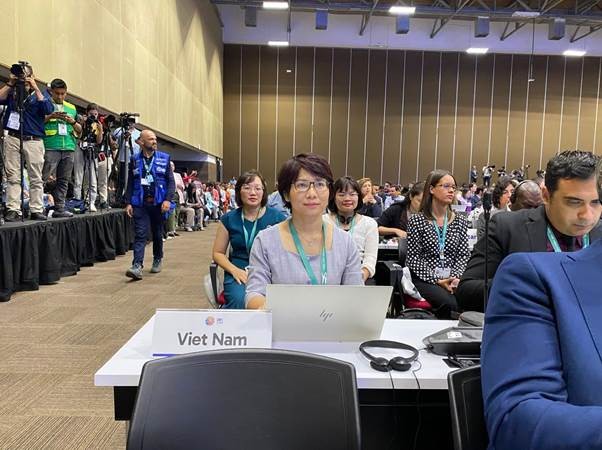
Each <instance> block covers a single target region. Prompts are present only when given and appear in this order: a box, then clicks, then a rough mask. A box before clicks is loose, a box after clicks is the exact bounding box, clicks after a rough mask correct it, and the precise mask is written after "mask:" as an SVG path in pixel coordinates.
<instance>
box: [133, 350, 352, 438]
mask: <svg viewBox="0 0 602 450" xmlns="http://www.w3.org/2000/svg"><path fill="white" fill-rule="evenodd" d="M359 423H360V422H359V406H358V399H357V385H356V378H355V368H354V367H353V365H352V364H349V363H346V362H343V361H339V360H335V359H330V358H325V357H321V356H317V355H310V354H306V353H299V352H291V351H284V350H258V349H253V350H250V349H233V350H217V351H207V352H199V353H192V354H188V355H182V356H173V357H170V358H166V359H162V360H154V361H149V362H147V363H146V364H145V365H144V368H143V370H142V376H141V379H140V387H139V390H138V397H137V398H136V405H135V407H134V412H133V416H132V421H131V424H130V430H129V434H128V443H127V448H128V449H129V450H134V449H136V450H137V449H147V450H148V449H160V448H169V449H173V450H178V449H191V448H208V449H213V448H216V449H217V448H219V449H221V450H230V449H232V450H234V449H241V448H246V449H262V450H271V449H274V450H276V449H278V450H280V449H287V450H297V449H299V450H301V449H303V450H305V449H308V448H311V449H312V450H321V449H324V450H326V449H328V450H359V448H360V425H359Z"/></svg>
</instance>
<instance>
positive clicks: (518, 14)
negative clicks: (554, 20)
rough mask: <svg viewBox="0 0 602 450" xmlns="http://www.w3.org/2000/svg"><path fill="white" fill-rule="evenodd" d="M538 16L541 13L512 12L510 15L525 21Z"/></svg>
mask: <svg viewBox="0 0 602 450" xmlns="http://www.w3.org/2000/svg"><path fill="white" fill-rule="evenodd" d="M540 15H541V13H539V12H538V11H514V12H513V13H512V17H522V18H526V19H535V18H536V17H539V16H540Z"/></svg>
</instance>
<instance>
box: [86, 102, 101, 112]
mask: <svg viewBox="0 0 602 450" xmlns="http://www.w3.org/2000/svg"><path fill="white" fill-rule="evenodd" d="M93 109H95V110H97V111H98V105H97V104H96V103H88V106H86V112H90V111H92V110H93Z"/></svg>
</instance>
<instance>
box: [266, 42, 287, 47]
mask: <svg viewBox="0 0 602 450" xmlns="http://www.w3.org/2000/svg"><path fill="white" fill-rule="evenodd" d="M268 45H269V46H270V47H288V41H268Z"/></svg>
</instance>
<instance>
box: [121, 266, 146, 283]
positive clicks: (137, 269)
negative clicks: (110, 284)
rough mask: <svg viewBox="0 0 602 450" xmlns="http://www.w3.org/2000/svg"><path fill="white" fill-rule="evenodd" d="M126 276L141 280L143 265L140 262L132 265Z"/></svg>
mask: <svg viewBox="0 0 602 450" xmlns="http://www.w3.org/2000/svg"><path fill="white" fill-rule="evenodd" d="M125 276H126V277H128V278H131V279H133V280H141V279H142V266H141V265H140V264H138V263H136V264H134V265H132V267H130V268H129V269H128V270H127V272H126V273H125Z"/></svg>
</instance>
